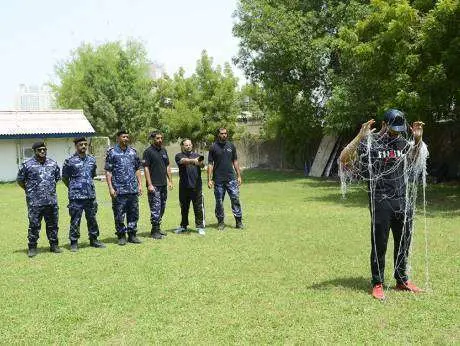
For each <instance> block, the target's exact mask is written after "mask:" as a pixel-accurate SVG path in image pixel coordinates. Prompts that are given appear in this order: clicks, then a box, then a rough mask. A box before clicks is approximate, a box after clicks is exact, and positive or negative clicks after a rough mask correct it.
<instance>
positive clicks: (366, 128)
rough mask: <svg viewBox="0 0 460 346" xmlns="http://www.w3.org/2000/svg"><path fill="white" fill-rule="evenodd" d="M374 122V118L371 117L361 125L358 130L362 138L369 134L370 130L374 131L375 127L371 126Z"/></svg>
mask: <svg viewBox="0 0 460 346" xmlns="http://www.w3.org/2000/svg"><path fill="white" fill-rule="evenodd" d="M374 124H375V120H374V119H371V120H369V121H367V122H365V123H364V124H362V125H361V130H359V137H360V138H364V137H367V136H369V135H370V134H371V133H372V132H374V131H375V127H374V128H373V127H372V126H373V125H374Z"/></svg>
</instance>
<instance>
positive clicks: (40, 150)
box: [35, 148, 48, 152]
mask: <svg viewBox="0 0 460 346" xmlns="http://www.w3.org/2000/svg"><path fill="white" fill-rule="evenodd" d="M35 150H36V151H38V152H45V151H47V150H48V149H46V148H37V149H35Z"/></svg>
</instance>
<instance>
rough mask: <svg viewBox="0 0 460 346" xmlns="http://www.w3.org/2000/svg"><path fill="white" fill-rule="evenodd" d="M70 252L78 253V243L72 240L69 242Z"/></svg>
mask: <svg viewBox="0 0 460 346" xmlns="http://www.w3.org/2000/svg"><path fill="white" fill-rule="evenodd" d="M70 251H72V252H77V251H78V241H76V240H72V241H71V242H70Z"/></svg>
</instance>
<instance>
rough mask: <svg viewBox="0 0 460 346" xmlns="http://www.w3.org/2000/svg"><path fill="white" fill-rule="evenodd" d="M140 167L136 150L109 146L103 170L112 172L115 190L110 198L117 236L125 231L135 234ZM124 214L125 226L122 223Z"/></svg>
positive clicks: (137, 218)
mask: <svg viewBox="0 0 460 346" xmlns="http://www.w3.org/2000/svg"><path fill="white" fill-rule="evenodd" d="M140 167H141V161H140V159H139V157H138V155H137V152H136V150H135V149H134V148H132V147H129V146H128V147H127V148H126V150H125V151H123V150H122V149H121V148H120V146H119V145H118V144H117V145H115V146H114V147H113V148H110V149H109V150H108V152H107V157H106V159H105V170H106V171H107V172H111V173H112V186H113V188H114V189H115V191H116V192H117V195H116V197H115V198H113V199H112V209H113V215H114V219H115V230H116V235H117V236H118V237H121V236H123V235H124V234H125V233H128V234H129V235H133V236H135V235H136V233H137V221H138V220H139V199H138V193H139V189H138V184H137V177H136V171H137V170H139V169H140ZM125 215H126V221H127V226H125V224H124V219H125Z"/></svg>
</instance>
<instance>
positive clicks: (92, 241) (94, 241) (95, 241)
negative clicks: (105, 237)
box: [89, 238, 105, 249]
mask: <svg viewBox="0 0 460 346" xmlns="http://www.w3.org/2000/svg"><path fill="white" fill-rule="evenodd" d="M89 246H92V247H95V248H99V249H103V248H105V244H104V243H103V242H101V241H100V240H98V239H97V238H94V239H93V238H91V239H90V240H89Z"/></svg>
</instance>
